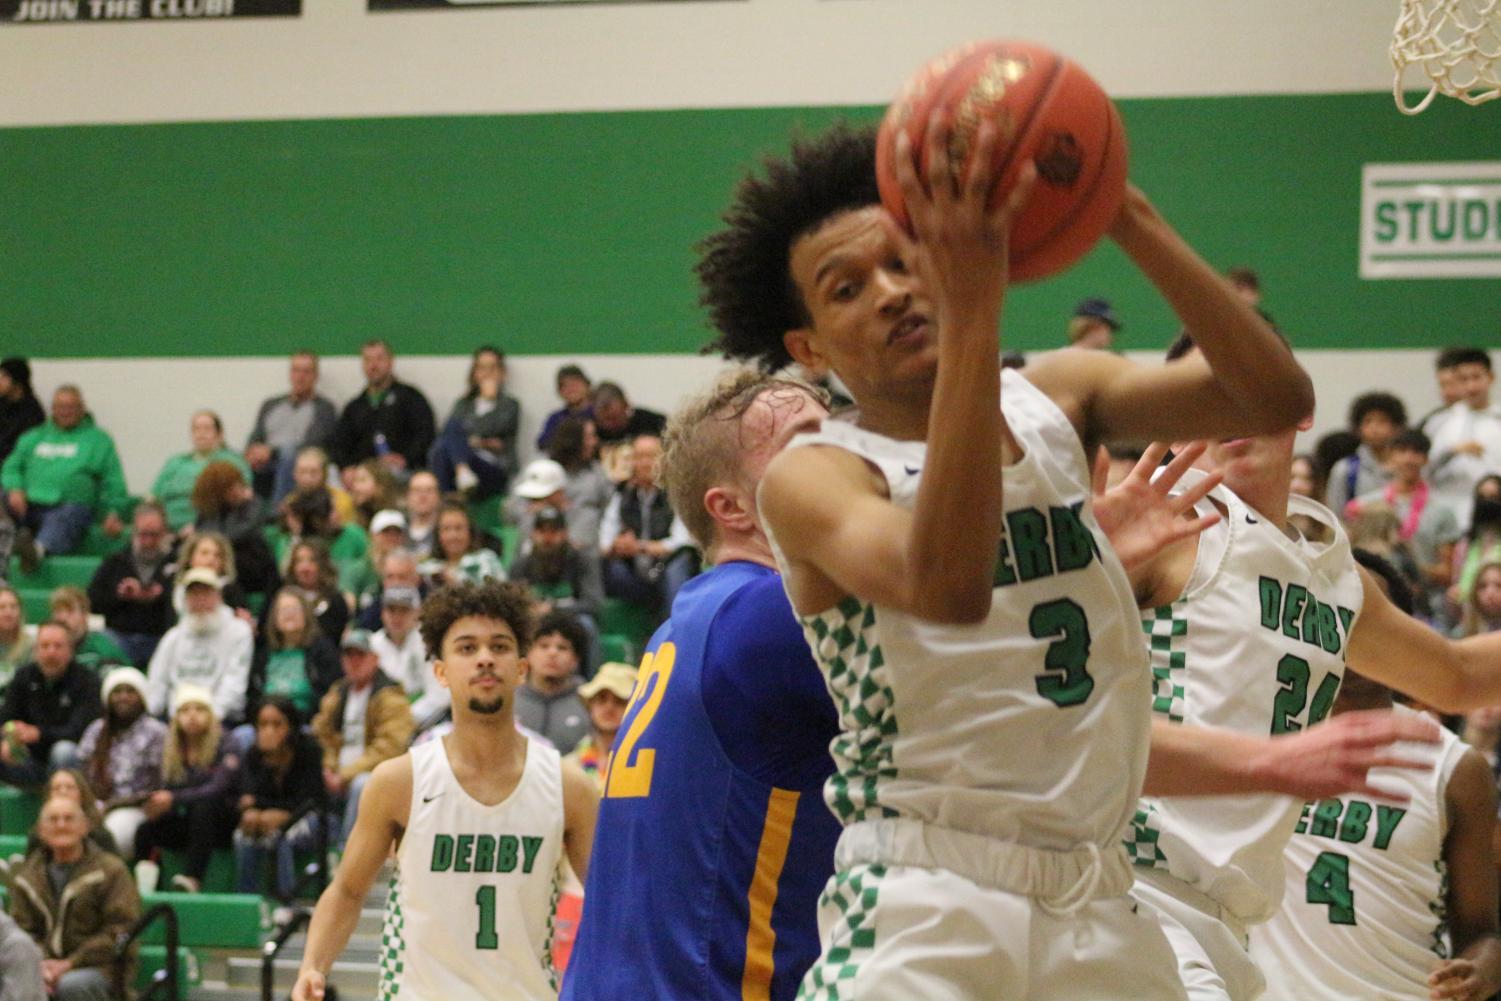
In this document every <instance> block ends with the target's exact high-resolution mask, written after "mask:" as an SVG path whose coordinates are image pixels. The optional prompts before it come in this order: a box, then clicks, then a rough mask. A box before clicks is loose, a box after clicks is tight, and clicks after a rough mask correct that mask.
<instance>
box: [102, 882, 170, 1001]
mask: <svg viewBox="0 0 1501 1001" xmlns="http://www.w3.org/2000/svg"><path fill="white" fill-rule="evenodd" d="M158 918H162V919H164V920H165V921H166V922H167V943H166V944H167V965H166V966H165V967H164V968H163V969H160V970H157V971H156V975H155V976H154V977H152V978H151V983H150V984H149V985H148V986H147V987H146V989H145V990H144V991H142V992H141V994H140V996H139V997H138V998H137V1001H151V999H152V998H155V997H156V996H157V993H156V992H157V989H158V988H163V989H164V990H165V992H166V994H165V1001H178V999H179V998H180V997H181V996H182V993H181V991H182V988H181V985H180V984H179V983H178V982H177V952H178V940H177V911H176V910H175V909H174V908H173V907H172V905H171V904H155V905H153V906H151V907H150V908H148V909H147V910H146V913H144V914H142V915H141V916H140V918H139V919H138V920H137V921H136V923H135V924H134V925H132V926H131V928H130V930H129V931H123V932H121V933H120V935H119V937H118V938H116V939H115V975H116V977H118V978H119V981H120V985H121V987H122V988H124V989H125V990H126V991H127V992H128V991H129V989H130V985H129V984H128V983H127V982H126V977H125V974H126V967H127V965H128V964H129V962H130V947H131V946H132V945H134V944H135V940H136V939H138V938H140V937H141V936H142V935H143V934H145V932H146V929H148V928H150V927H151V926H152V925H153V924H155V923H156V921H157V919H158Z"/></svg>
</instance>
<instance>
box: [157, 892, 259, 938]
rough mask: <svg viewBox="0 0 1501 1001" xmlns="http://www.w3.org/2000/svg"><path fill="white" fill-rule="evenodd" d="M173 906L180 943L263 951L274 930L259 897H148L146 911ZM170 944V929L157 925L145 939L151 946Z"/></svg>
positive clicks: (207, 895) (172, 895) (209, 895)
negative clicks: (168, 934)
mask: <svg viewBox="0 0 1501 1001" xmlns="http://www.w3.org/2000/svg"><path fill="white" fill-rule="evenodd" d="M157 904H169V905H170V906H171V907H172V909H173V910H174V911H176V912H177V940H178V942H180V943H181V944H182V945H188V946H193V947H194V948H212V949H259V948H260V946H261V942H262V941H264V940H265V937H266V934H267V932H268V931H269V930H270V928H271V911H270V908H269V906H268V905H267V903H266V901H265V900H264V899H263V898H262V897H261V896H260V895H259V894H256V893H162V892H157V893H148V894H146V895H145V896H143V897H142V898H141V906H142V908H150V907H155V906H156V905H157ZM165 940H166V926H165V925H164V924H162V923H161V922H156V923H155V924H153V925H152V926H151V927H150V928H149V929H147V931H146V933H145V934H144V935H142V936H141V941H142V942H143V943H146V944H148V945H161V944H162V943H163V942H164V941H165Z"/></svg>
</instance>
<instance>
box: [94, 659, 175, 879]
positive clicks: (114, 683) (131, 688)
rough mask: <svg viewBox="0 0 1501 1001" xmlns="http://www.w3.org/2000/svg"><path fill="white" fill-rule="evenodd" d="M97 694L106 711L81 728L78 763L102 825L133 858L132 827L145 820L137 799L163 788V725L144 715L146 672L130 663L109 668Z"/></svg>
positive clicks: (124, 851)
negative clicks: (86, 780) (100, 817)
mask: <svg viewBox="0 0 1501 1001" xmlns="http://www.w3.org/2000/svg"><path fill="white" fill-rule="evenodd" d="M99 694H100V696H101V697H102V698H103V700H104V715H103V716H102V717H101V718H99V719H96V720H94V722H92V723H90V724H89V725H88V729H86V730H84V731H83V739H82V740H80V741H79V743H78V758H79V767H80V770H81V771H82V772H83V773H84V775H86V776H87V777H88V780H89V784H90V785H91V786H93V789H94V795H95V796H97V797H98V798H99V808H100V809H101V810H102V811H104V826H105V827H107V828H108V829H109V832H110V833H111V834H113V835H114V836H115V842H116V843H117V844H118V845H119V846H120V854H121V855H123V856H124V857H125V858H131V857H132V852H133V851H134V847H135V834H136V828H138V827H140V826H141V824H142V822H143V821H145V819H146V814H145V813H144V812H143V811H142V809H141V804H142V803H144V802H145V800H146V798H147V796H149V795H150V794H151V793H152V792H155V791H156V790H157V789H158V788H160V787H161V783H162V745H163V743H164V741H165V739H166V736H167V727H166V725H165V724H163V723H162V721H161V720H159V719H155V718H153V717H151V716H148V715H147V714H146V676H145V675H144V674H142V673H141V672H140V671H138V670H136V669H135V668H133V667H117V668H114V669H113V670H111V671H110V672H109V673H108V674H106V675H105V676H104V684H103V685H102V686H101V687H100V690H99Z"/></svg>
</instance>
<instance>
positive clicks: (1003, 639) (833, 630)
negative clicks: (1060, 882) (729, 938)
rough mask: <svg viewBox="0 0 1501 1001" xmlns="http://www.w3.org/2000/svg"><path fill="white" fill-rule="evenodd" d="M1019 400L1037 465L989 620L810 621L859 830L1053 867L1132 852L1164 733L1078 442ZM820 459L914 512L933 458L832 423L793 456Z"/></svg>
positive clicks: (860, 603)
mask: <svg viewBox="0 0 1501 1001" xmlns="http://www.w3.org/2000/svg"><path fill="white" fill-rule="evenodd" d="M1002 387H1003V388H1002V397H1001V407H1002V410H1003V411H1004V413H1005V415H1006V420H1007V422H1008V423H1009V425H1010V427H1011V431H1012V434H1013V435H1014V436H1015V438H1016V441H1017V443H1018V444H1019V445H1020V446H1021V448H1022V449H1023V450H1024V453H1025V454H1024V455H1023V456H1022V457H1021V458H1020V459H1019V460H1017V461H1016V462H1015V463H1014V464H1013V465H1011V466H1009V467H1007V468H1006V471H1005V523H1006V524H1005V535H1004V536H1003V539H1002V541H1001V546H1000V553H999V559H998V560H997V562H996V569H995V581H994V584H995V586H994V590H993V591H992V597H991V608H990V615H989V617H988V618H986V619H985V621H984V622H982V623H979V624H977V625H964V626H954V625H941V624H937V623H932V622H927V621H924V620H922V619H919V618H916V617H914V616H912V615H908V614H906V613H904V612H901V611H898V610H896V609H893V608H888V607H885V606H882V605H877V604H874V603H872V602H868V601H864V600H862V599H860V598H858V597H853V596H851V597H849V598H846V599H845V600H843V601H841V602H840V603H839V604H838V605H836V606H835V607H833V608H830V609H827V610H825V611H824V612H822V613H820V614H818V615H811V616H803V617H802V622H803V630H804V633H805V635H806V636H807V639H808V643H809V645H810V646H811V647H812V650H813V654H814V658H815V659H816V660H817V662H818V664H819V666H820V668H821V669H822V671H823V673H824V675H825V677H826V679H827V681H828V685H829V690H830V692H831V693H832V695H833V697H834V703H835V706H836V708H837V709H838V711H839V716H840V721H841V725H842V733H841V734H840V735H839V737H838V738H836V739H835V741H834V743H833V745H832V747H831V752H832V754H833V758H834V766H835V773H834V775H833V777H832V778H831V779H830V780H829V782H828V783H827V785H826V787H825V794H826V798H827V800H828V802H829V805H830V806H831V807H832V808H833V810H834V813H835V815H836V816H838V817H839V819H840V820H841V821H842V822H843V823H845V824H846V825H849V824H855V823H858V822H860V821H865V820H876V819H880V818H887V817H902V818H909V819H914V820H919V821H923V822H925V823H928V824H932V825H937V826H940V827H945V828H950V829H953V830H957V831H964V832H970V833H974V834H982V835H986V836H988V837H992V838H997V839H1001V840H1003V841H1007V842H1012V843H1015V844H1020V845H1025V846H1028V847H1033V848H1041V849H1048V850H1052V851H1071V850H1076V849H1083V848H1085V847H1087V846H1089V845H1094V846H1098V847H1107V846H1108V847H1110V848H1114V849H1115V850H1118V846H1119V844H1120V841H1119V839H1120V838H1121V837H1122V835H1123V834H1124V832H1125V830H1126V827H1127V825H1128V824H1129V822H1130V820H1131V815H1132V812H1133V810H1134V808H1135V803H1136V798H1137V795H1138V794H1139V793H1140V791H1141V784H1142V778H1143V775H1144V773H1145V769H1146V756H1147V739H1148V732H1149V727H1150V714H1149V713H1148V712H1146V711H1145V709H1144V707H1145V705H1146V703H1147V699H1148V697H1149V687H1150V675H1149V674H1148V671H1147V658H1146V649H1145V645H1144V644H1143V642H1142V638H1141V634H1140V632H1139V631H1138V628H1137V622H1138V613H1137V611H1136V605H1135V602H1134V600H1133V598H1132V594H1131V587H1130V584H1129V583H1128V582H1127V580H1126V575H1125V572H1124V570H1122V568H1121V565H1120V562H1119V560H1117V559H1116V556H1115V554H1114V552H1113V551H1112V550H1111V549H1110V547H1109V545H1108V543H1107V542H1106V540H1105V537H1104V533H1103V532H1102V531H1101V530H1100V528H1099V526H1098V524H1097V523H1096V521H1095V518H1094V513H1093V510H1092V507H1091V494H1090V469H1089V463H1088V462H1087V461H1086V460H1085V456H1084V451H1083V448H1082V446H1081V445H1080V443H1079V439H1078V436H1077V434H1076V433H1075V431H1074V428H1073V426H1072V425H1071V424H1070V423H1069V421H1068V419H1067V417H1065V416H1064V414H1063V413H1062V411H1060V410H1059V409H1058V407H1057V406H1056V405H1054V403H1053V402H1052V401H1051V400H1050V399H1048V397H1047V396H1045V395H1044V394H1043V393H1042V392H1041V391H1040V390H1038V389H1036V388H1035V387H1033V386H1032V384H1031V383H1030V382H1028V381H1027V380H1026V379H1025V378H1024V377H1022V376H1021V375H1019V374H1018V373H1016V372H1012V371H1007V372H1005V373H1003V377H1002ZM935 433H937V434H951V433H952V434H962V433H963V429H961V428H954V429H937V430H936V431H935ZM814 445H821V446H830V447H834V448H841V449H845V450H846V451H849V452H852V453H854V454H855V455H858V456H860V457H862V458H864V459H865V460H866V461H867V462H869V463H870V465H871V466H872V467H874V468H875V469H877V470H879V471H880V473H881V474H882V475H883V476H884V477H885V479H886V483H887V485H888V487H889V489H890V494H891V500H892V502H893V503H894V504H897V505H899V506H901V507H905V508H911V507H912V506H913V505H914V503H915V501H916V497H917V489H918V484H919V483H920V482H921V479H922V470H923V462H924V460H925V458H926V455H927V446H926V445H925V444H924V443H923V442H920V441H896V440H893V439H890V438H886V437H883V436H881V435H877V434H872V433H871V432H869V431H865V430H862V429H860V428H858V427H855V426H853V425H851V424H847V423H843V422H839V421H826V422H825V423H824V426H823V428H822V430H820V431H818V432H816V433H813V434H808V435H801V436H799V437H797V438H795V439H793V441H792V442H791V444H790V445H789V446H788V447H790V448H805V447H809V446H814ZM965 530H966V526H964V525H963V524H956V525H953V526H952V527H951V531H954V532H957V533H963V532H964V531H965ZM771 541H772V548H773V551H774V552H775V553H776V555H777V560H778V562H779V563H780V564H781V566H782V569H783V572H784V573H785V572H786V567H787V561H786V559H785V556H784V554H783V553H782V552H781V550H780V548H779V547H778V546H777V543H776V540H775V539H772V540H771Z"/></svg>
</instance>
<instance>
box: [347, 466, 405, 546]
mask: <svg viewBox="0 0 1501 1001" xmlns="http://www.w3.org/2000/svg"><path fill="white" fill-rule="evenodd" d="M345 472H346V473H348V475H347V476H346V477H345V480H346V482H347V483H348V485H349V499H350V500H352V501H354V523H355V524H356V525H358V526H359V527H360V528H362V529H367V528H369V527H370V521H371V519H373V518H374V517H375V516H376V514H378V513H379V512H381V511H385V510H388V509H390V508H394V507H396V506H397V505H398V504H399V503H400V502H401V501H400V498H401V488H400V486H399V485H398V484H397V482H396V477H394V476H392V475H391V471H390V469H388V468H387V467H386V466H385V465H384V464H382V463H380V462H377V461H376V460H374V459H366V460H365V461H364V462H362V463H360V464H359V465H358V466H355V467H354V469H352V470H346V471H345Z"/></svg>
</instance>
